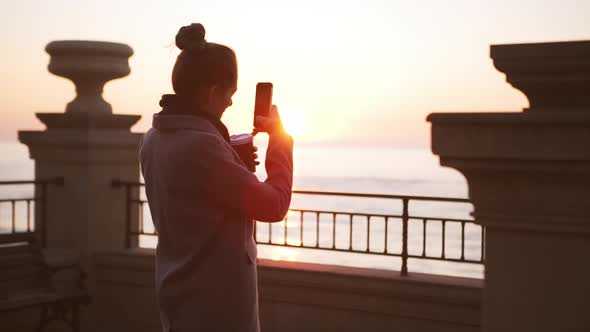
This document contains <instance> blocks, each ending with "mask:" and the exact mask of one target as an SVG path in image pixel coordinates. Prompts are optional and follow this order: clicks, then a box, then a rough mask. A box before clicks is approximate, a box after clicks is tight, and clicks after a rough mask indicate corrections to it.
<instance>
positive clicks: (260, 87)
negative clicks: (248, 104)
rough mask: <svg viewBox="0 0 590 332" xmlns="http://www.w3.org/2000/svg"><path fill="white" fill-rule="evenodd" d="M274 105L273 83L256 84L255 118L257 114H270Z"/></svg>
mask: <svg viewBox="0 0 590 332" xmlns="http://www.w3.org/2000/svg"><path fill="white" fill-rule="evenodd" d="M271 105H272V83H268V82H260V83H258V84H256V103H255V104H254V119H256V116H257V115H262V116H268V113H269V112H270V107H271Z"/></svg>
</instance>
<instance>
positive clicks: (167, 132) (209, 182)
mask: <svg viewBox="0 0 590 332" xmlns="http://www.w3.org/2000/svg"><path fill="white" fill-rule="evenodd" d="M292 153H293V140H292V139H291V137H289V136H288V135H286V134H284V133H277V134H273V135H271V136H270V140H269V147H268V150H267V156H266V164H265V166H266V170H267V174H268V178H267V180H266V181H265V182H259V181H258V179H257V178H256V176H255V175H254V174H252V173H250V172H249V171H248V170H247V167H246V166H245V164H244V163H243V162H242V161H241V159H240V157H239V156H238V155H237V153H236V152H235V151H234V150H233V148H232V147H231V145H230V144H229V143H227V141H226V140H225V139H224V138H223V135H222V134H221V133H220V132H219V131H218V130H217V129H216V127H215V126H214V125H213V123H212V122H210V121H209V120H207V119H205V118H202V117H198V116H190V115H158V114H155V115H154V119H153V128H151V129H150V130H148V132H147V133H146V134H145V135H144V137H143V140H142V144H141V149H140V161H141V170H142V174H143V176H144V179H145V184H146V195H147V198H148V204H149V207H150V211H151V214H152V218H153V220H154V225H155V227H156V230H157V231H158V245H157V248H156V295H157V300H158V305H159V308H160V318H161V322H162V326H163V330H164V331H166V332H168V331H175V332H185V331H224V332H231V331H252V332H257V331H260V327H259V320H258V294H257V293H258V291H257V279H256V253H257V251H256V243H255V242H254V238H253V228H254V222H253V219H255V220H260V221H266V222H274V221H279V220H282V219H283V217H284V215H285V214H286V212H287V210H288V207H289V204H290V200H291V190H292V177H293V159H292V158H293V157H292Z"/></svg>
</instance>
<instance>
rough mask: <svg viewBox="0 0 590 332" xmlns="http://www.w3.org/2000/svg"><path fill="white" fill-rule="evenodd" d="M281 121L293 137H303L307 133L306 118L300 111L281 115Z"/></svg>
mask: <svg viewBox="0 0 590 332" xmlns="http://www.w3.org/2000/svg"><path fill="white" fill-rule="evenodd" d="M281 120H282V121H283V126H284V127H285V130H286V131H287V132H288V133H289V134H290V135H291V136H293V137H301V136H302V135H303V134H304V132H305V117H304V116H303V113H301V112H300V111H296V110H294V111H290V112H289V111H287V112H284V113H281Z"/></svg>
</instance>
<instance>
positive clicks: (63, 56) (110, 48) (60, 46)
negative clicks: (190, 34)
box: [18, 41, 141, 330]
mask: <svg viewBox="0 0 590 332" xmlns="http://www.w3.org/2000/svg"><path fill="white" fill-rule="evenodd" d="M46 51H47V52H48V53H49V54H50V55H51V61H50V63H49V67H48V68H49V71H50V72H52V73H54V74H56V75H59V76H63V77H65V78H68V79H70V80H72V81H73V82H74V84H75V86H76V92H77V95H76V98H75V99H74V100H73V101H72V102H70V103H69V104H68V106H67V107H66V112H65V113H37V118H39V120H40V121H41V122H43V123H44V124H45V125H46V126H47V129H46V130H44V131H19V133H18V137H19V140H20V141H21V142H22V143H24V144H26V145H27V146H28V147H29V151H30V156H31V158H32V159H34V160H35V177H36V178H38V179H46V178H52V177H64V186H63V187H56V186H51V187H50V188H49V190H48V200H47V219H46V220H44V222H45V226H46V246H47V248H48V249H49V250H51V249H64V248H65V249H70V250H74V251H75V252H76V253H77V254H79V256H80V259H81V262H82V265H83V267H84V269H85V270H86V272H87V273H88V279H87V280H86V284H87V287H88V288H89V289H90V292H91V295H92V296H93V297H95V296H96V295H97V294H94V284H95V277H96V276H95V274H94V271H93V264H92V254H93V252H95V251H97V250H104V249H109V250H113V249H123V248H124V247H125V225H126V220H125V218H126V213H125V211H126V210H125V209H126V201H125V191H124V190H122V189H121V188H113V187H112V186H111V182H112V180H113V179H122V180H128V181H138V180H139V161H138V148H139V141H140V137H141V134H138V133H131V132H130V127H131V126H132V125H133V124H134V123H136V122H137V121H138V120H139V118H140V116H137V115H116V114H113V113H112V110H111V106H110V105H109V104H108V103H107V102H106V101H104V99H103V98H102V88H103V86H104V84H105V83H106V82H107V81H109V80H112V79H115V78H120V77H124V76H127V75H128V74H129V72H130V69H129V64H128V58H129V57H130V56H131V55H132V54H133V51H132V49H131V48H130V47H129V46H127V45H124V44H117V43H107V42H92V41H56V42H52V43H50V44H48V45H47V48H46ZM92 308H93V307H92V306H91V307H90V308H89V309H85V310H83V311H84V313H85V315H86V318H87V319H85V320H84V321H85V325H87V326H86V328H85V329H84V330H93V329H89V326H94V324H93V323H91V319H92V318H91V317H90V320H89V319H88V317H89V313H94V312H95V311H96V310H94V309H92Z"/></svg>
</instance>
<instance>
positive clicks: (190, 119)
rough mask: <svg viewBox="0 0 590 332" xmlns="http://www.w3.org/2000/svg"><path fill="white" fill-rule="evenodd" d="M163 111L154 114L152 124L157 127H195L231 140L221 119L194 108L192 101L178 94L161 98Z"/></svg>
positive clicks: (173, 128) (167, 128)
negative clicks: (191, 104)
mask: <svg viewBox="0 0 590 332" xmlns="http://www.w3.org/2000/svg"><path fill="white" fill-rule="evenodd" d="M160 106H162V111H161V112H159V113H157V114H154V117H153V120H152V126H153V127H154V128H156V129H162V130H175V129H194V130H199V131H213V132H217V133H219V134H220V135H221V136H222V137H223V139H224V140H225V141H227V142H228V143H229V142H230V138H229V132H228V130H227V127H226V126H225V125H224V124H223V122H221V120H220V119H218V118H215V117H214V116H212V115H209V114H207V113H203V112H199V111H198V109H193V108H192V107H191V106H190V103H189V102H188V101H187V100H186V99H185V98H183V97H181V96H178V95H170V94H167V95H163V96H162V99H161V100H160Z"/></svg>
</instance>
